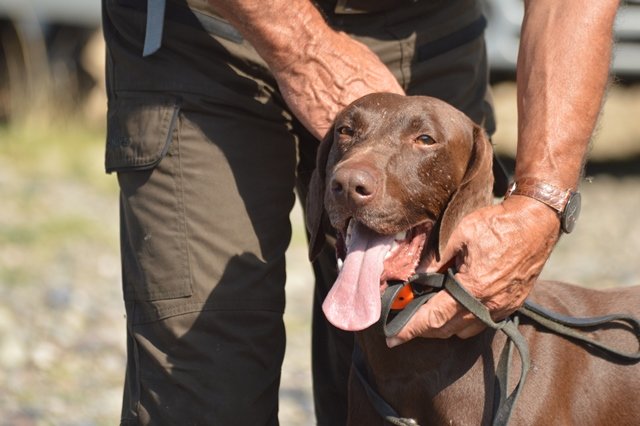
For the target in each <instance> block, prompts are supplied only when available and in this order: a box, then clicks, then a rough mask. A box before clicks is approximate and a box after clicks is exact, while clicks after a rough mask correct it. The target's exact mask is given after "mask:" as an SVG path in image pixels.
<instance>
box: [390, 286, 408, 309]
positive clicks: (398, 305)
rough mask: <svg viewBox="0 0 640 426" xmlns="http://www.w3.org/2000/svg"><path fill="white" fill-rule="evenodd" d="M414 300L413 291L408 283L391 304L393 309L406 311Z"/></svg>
mask: <svg viewBox="0 0 640 426" xmlns="http://www.w3.org/2000/svg"><path fill="white" fill-rule="evenodd" d="M412 300H413V289H412V288H411V284H410V283H406V284H405V285H404V287H402V288H401V289H400V291H399V292H398V295H397V296H396V299H395V300H394V301H393V303H392V304H391V309H394V310H398V311H399V310H401V309H404V308H405V306H407V305H408V304H409V302H411V301H412Z"/></svg>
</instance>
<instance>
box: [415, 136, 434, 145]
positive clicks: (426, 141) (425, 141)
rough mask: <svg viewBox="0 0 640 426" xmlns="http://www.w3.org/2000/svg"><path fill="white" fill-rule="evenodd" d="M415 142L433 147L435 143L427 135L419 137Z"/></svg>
mask: <svg viewBox="0 0 640 426" xmlns="http://www.w3.org/2000/svg"><path fill="white" fill-rule="evenodd" d="M416 142H418V143H420V144H422V145H433V144H435V143H436V141H435V139H433V138H432V137H431V136H429V135H420V136H418V137H417V138H416Z"/></svg>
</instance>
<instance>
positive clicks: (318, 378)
mask: <svg viewBox="0 0 640 426" xmlns="http://www.w3.org/2000/svg"><path fill="white" fill-rule="evenodd" d="M319 3H320V5H321V7H322V8H323V10H324V11H325V13H326V17H327V20H328V21H329V23H330V24H332V25H333V26H334V27H335V28H337V29H339V30H342V31H345V32H347V33H349V34H351V35H353V37H355V38H357V39H358V40H360V41H362V42H364V43H366V44H367V45H369V46H370V47H371V49H372V50H373V51H374V52H376V53H377V54H378V55H379V56H380V57H381V59H382V60H383V62H384V63H385V64H387V65H388V66H389V68H390V69H391V71H392V72H393V73H394V75H395V76H396V77H397V78H398V80H399V81H400V83H401V84H402V85H403V87H404V88H405V90H406V91H407V93H408V94H424V95H430V96H435V97H439V98H441V99H444V100H446V101H448V102H450V103H452V104H453V105H455V106H456V107H458V108H460V109H462V110H463V111H465V112H466V113H467V114H469V115H470V116H471V117H472V118H473V119H474V120H476V121H477V122H479V123H484V124H485V126H486V127H487V128H488V130H489V131H491V130H493V118H492V112H491V107H490V104H489V102H487V65H486V59H485V52H484V41H483V39H482V37H481V35H482V31H483V29H484V19H483V18H482V15H481V11H480V9H479V6H477V5H476V4H475V2H473V1H467V0H461V1H431V2H428V1H422V2H406V3H405V2H391V3H392V4H396V6H394V7H391V8H387V9H386V10H382V11H377V12H375V13H369V14H362V15H341V14H335V13H333V11H334V9H333V6H334V5H333V4H331V2H330V1H324V2H319ZM365 3H366V2H365ZM145 17H146V1H145V0H103V26H104V35H105V39H106V43H107V86H108V97H109V108H108V135H107V147H106V169H107V171H109V172H117V176H118V182H119V185H120V206H121V207H120V215H121V252H122V253H121V254H122V276H123V295H124V300H125V306H126V311H127V338H128V362H127V372H126V380H125V390H124V401H123V408H122V423H121V424H123V425H133V424H154V425H165V424H166V425H275V424H278V417H277V414H278V400H277V399H278V386H279V382H280V368H281V363H282V359H283V355H284V347H285V331H284V325H283V320H282V314H283V311H284V307H285V292H284V284H285V278H286V277H285V251H286V249H287V247H288V244H289V240H290V236H291V232H292V231H291V225H290V223H289V213H290V211H291V209H292V207H293V204H294V199H295V192H294V191H295V190H297V192H298V195H299V196H300V197H301V198H302V199H303V200H304V197H305V194H306V186H307V184H308V181H309V177H310V173H311V171H312V170H313V166H314V157H315V149H316V146H317V141H316V140H314V138H313V137H311V135H310V134H309V133H308V132H307V131H306V130H305V129H304V128H303V127H302V126H301V125H300V123H298V122H297V120H296V119H295V117H293V116H292V115H291V113H290V112H289V110H288V108H287V106H286V104H285V103H284V101H283V100H282V97H281V96H280V94H279V92H278V88H277V85H276V83H275V81H274V79H273V77H272V76H271V74H270V72H269V70H268V68H267V67H266V65H265V63H264V62H263V61H262V59H261V58H260V57H259V56H258V55H257V54H256V52H255V51H254V50H253V48H252V47H251V46H250V45H249V44H248V43H247V42H246V41H244V40H243V39H242V37H241V35H240V34H239V33H238V32H237V31H236V30H235V29H234V28H233V27H231V26H230V25H229V24H228V23H226V22H225V21H224V20H222V19H220V18H219V17H217V16H215V14H214V13H212V12H211V11H210V10H209V9H208V7H207V6H206V2H205V1H204V0H189V4H186V2H185V0H170V1H169V2H168V3H167V9H166V16H165V23H164V35H163V38H162V47H161V48H160V50H159V51H157V52H156V53H155V54H153V55H152V56H148V57H145V58H143V57H142V55H141V53H142V44H143V40H144V32H145ZM303 204H304V202H303ZM314 271H315V273H316V288H315V307H314V313H313V315H314V319H313V336H314V337H313V349H312V351H313V358H314V360H313V363H314V397H315V401H316V415H317V423H318V424H321V425H332V426H333V425H340V424H342V423H344V416H345V407H346V379H347V375H348V371H349V368H350V358H351V345H352V336H351V335H350V334H349V333H346V332H342V331H339V330H336V329H335V328H333V327H332V326H330V325H329V324H328V323H327V322H326V321H325V320H324V317H323V316H322V313H321V311H320V310H319V306H320V304H321V302H322V299H323V298H324V296H325V295H326V293H327V291H328V288H329V287H330V286H331V284H332V283H333V281H334V279H335V276H336V271H335V266H334V254H333V252H332V248H331V247H327V249H326V250H325V251H324V253H323V255H322V256H321V257H320V259H319V260H318V261H317V262H316V263H315V264H314ZM309 290H310V291H312V289H309ZM310 422H312V421H311V419H310Z"/></svg>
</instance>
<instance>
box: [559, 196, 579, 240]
mask: <svg viewBox="0 0 640 426" xmlns="http://www.w3.org/2000/svg"><path fill="white" fill-rule="evenodd" d="M580 201H581V197H580V193H578V192H574V193H572V194H571V196H570V197H569V201H567V205H566V206H565V208H564V211H563V212H562V230H563V231H564V232H566V233H567V234H568V233H570V232H571V231H573V228H574V227H575V225H576V220H578V216H579V215H580Z"/></svg>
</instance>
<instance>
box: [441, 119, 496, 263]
mask: <svg viewBox="0 0 640 426" xmlns="http://www.w3.org/2000/svg"><path fill="white" fill-rule="evenodd" d="M492 159H493V147H492V146H491V143H490V142H489V138H488V137H487V135H486V133H485V131H484V129H482V128H481V127H479V126H477V125H474V128H473V149H472V152H471V157H470V158H469V164H468V165H467V170H466V172H465V174H464V176H463V178H462V182H461V184H460V186H459V187H458V189H457V190H456V192H454V194H453V196H452V197H451V200H450V201H449V204H447V207H446V208H445V211H444V213H443V215H442V219H441V220H440V231H439V233H438V257H440V255H441V254H442V252H443V250H444V248H445V247H446V246H447V242H448V241H449V237H450V236H451V233H452V232H453V230H454V229H455V227H456V226H457V225H458V223H459V222H460V219H462V218H463V217H464V216H466V215H467V214H469V213H471V212H472V211H474V210H476V209H478V208H480V207H483V206H488V205H490V204H491V202H492V195H491V194H492V192H491V191H492V188H493V172H492Z"/></svg>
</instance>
